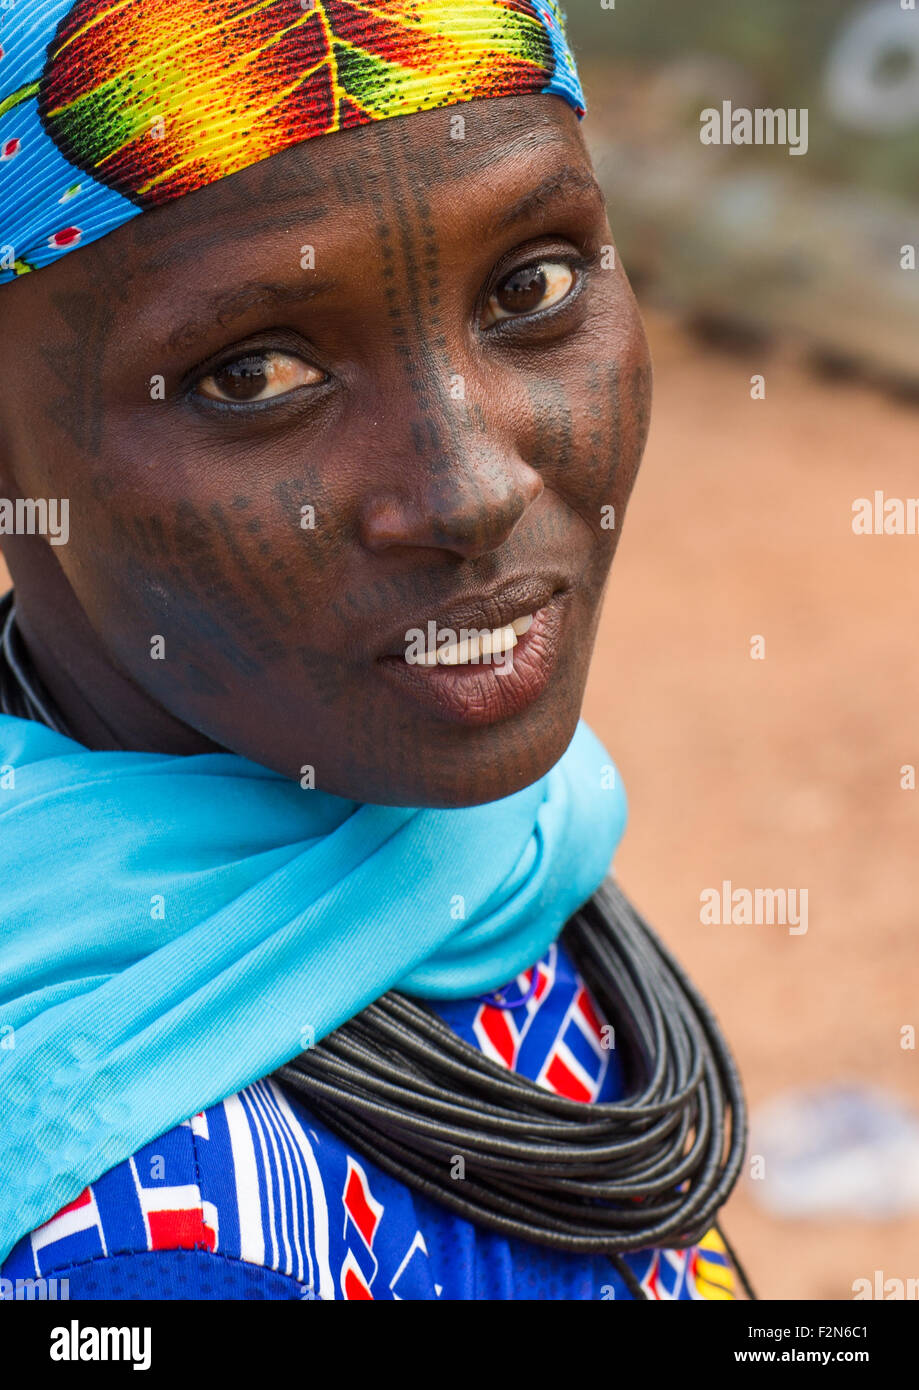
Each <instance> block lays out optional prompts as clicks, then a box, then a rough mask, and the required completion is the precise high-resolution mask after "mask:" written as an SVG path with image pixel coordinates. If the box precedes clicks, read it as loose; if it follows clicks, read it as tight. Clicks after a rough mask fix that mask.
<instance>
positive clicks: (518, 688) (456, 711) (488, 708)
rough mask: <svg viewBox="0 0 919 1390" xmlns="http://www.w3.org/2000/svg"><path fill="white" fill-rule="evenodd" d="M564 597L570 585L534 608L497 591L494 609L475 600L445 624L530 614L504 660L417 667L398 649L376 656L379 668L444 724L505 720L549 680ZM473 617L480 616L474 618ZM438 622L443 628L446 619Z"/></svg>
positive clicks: (495, 624)
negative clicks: (507, 659) (507, 599)
mask: <svg viewBox="0 0 919 1390" xmlns="http://www.w3.org/2000/svg"><path fill="white" fill-rule="evenodd" d="M570 596H571V591H570V590H562V591H560V592H559V591H557V592H554V593H552V595H551V596H550V597H549V599H548V601H546V602H543V603H542V605H541V606H540V607H538V608H536V609H535V610H534V608H527V607H526V606H525V604H524V607H522V608H521V606H520V603H519V602H517V603H513V602H511V603H510V607H508V606H507V605H506V604H505V599H504V597H503V596H502V598H501V599H500V600H497V602H498V604H499V607H498V608H497V609H492V608H491V607H488V608H487V609H483V608H482V606H481V602H482V601H481V600H480V601H479V603H478V604H477V605H476V606H475V607H470V608H469V609H468V610H466V611H468V612H469V613H470V614H471V615H472V616H471V618H470V619H469V620H468V621H467V620H463V619H457V618H454V617H452V618H451V622H450V626H452V627H453V628H454V630H455V631H458V630H459V628H460V627H475V626H478V627H479V628H492V627H504V626H507V624H508V623H509V622H510V621H512V620H513V619H514V618H519V617H523V616H524V615H526V614H527V613H532V614H533V624H532V626H531V627H530V628H529V630H528V631H527V632H525V633H524V634H523V636H522V637H520V638H518V641H517V645H516V647H515V648H514V649H513V651H512V653H511V654H510V655H511V658H512V660H511V662H510V664H509V665H499V664H492V665H488V664H483V663H479V664H474V663H471V664H469V665H465V666H439V665H438V666H420V665H412V664H410V663H409V662H407V661H406V660H405V655H404V652H403V654H401V655H399V656H391V655H386V656H383V657H381V658H380V660H379V665H380V669H381V671H382V673H383V675H384V677H385V678H386V679H387V680H389V681H390V682H391V683H392V684H393V685H394V686H396V688H397V689H399V690H400V691H401V693H402V694H404V695H408V696H409V697H411V698H412V699H413V700H415V701H416V702H417V703H418V704H420V705H423V706H425V707H426V708H427V709H428V710H429V711H430V712H431V713H432V714H435V715H437V716H439V717H440V718H441V719H443V720H445V721H447V722H448V723H452V724H464V725H466V726H469V727H473V728H475V727H478V728H481V727H483V726H486V725H489V724H497V723H499V722H501V721H502V720H505V719H511V718H513V717H514V716H515V715H518V714H521V713H522V712H523V711H524V710H525V709H527V708H528V707H529V706H530V705H532V704H533V703H534V702H535V701H536V700H537V699H538V698H539V696H540V695H541V694H542V693H543V691H544V690H545V689H546V687H547V686H548V684H549V682H550V680H551V679H552V675H553V672H554V671H555V668H556V666H557V664H558V656H559V648H560V645H561V636H562V629H563V627H564V619H565V610H566V607H567V601H568V599H569V598H570ZM502 604H504V605H505V606H503V607H501V606H500V605H502ZM460 611H462V610H460V609H457V610H456V613H457V614H458V613H459V612H460ZM495 612H497V613H498V614H499V616H498V620H497V621H494V620H493V616H492V615H493V613H495ZM486 614H487V616H483V615H486ZM508 614H509V617H508V616H507V615H508ZM479 617H483V621H481V622H478V618H479ZM505 618H507V621H504V619H505ZM439 626H444V627H446V626H447V623H443V624H439Z"/></svg>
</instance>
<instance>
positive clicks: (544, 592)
mask: <svg viewBox="0 0 919 1390" xmlns="http://www.w3.org/2000/svg"><path fill="white" fill-rule="evenodd" d="M570 588H571V585H570V584H569V583H568V582H567V580H565V579H564V578H562V577H561V576H559V575H539V576H535V575H529V576H527V577H525V578H524V577H522V578H518V579H511V580H507V581H506V582H505V583H504V584H501V585H500V586H499V587H497V588H495V589H492V590H491V591H490V592H489V593H486V594H480V595H478V596H476V597H475V598H468V599H466V600H465V601H460V602H458V603H456V604H454V605H453V606H452V607H451V608H450V610H449V612H448V613H445V614H444V615H443V616H442V617H439V618H437V619H436V620H435V621H436V624H437V629H438V631H439V630H440V629H441V628H449V629H450V631H452V632H459V631H460V630H461V629H462V628H473V629H475V630H476V631H478V632H481V631H483V630H484V631H489V632H493V631H495V630H497V629H498V628H502V627H509V626H510V624H511V623H512V622H513V621H514V619H515V618H523V617H526V616H527V614H530V613H532V614H533V615H534V616H535V615H536V614H537V613H538V612H539V611H540V609H543V608H546V607H547V606H548V605H549V604H550V603H551V602H552V600H553V599H554V598H555V597H556V595H558V594H561V593H563V592H565V591H567V590H568V589H570ZM432 617H433V615H432V614H430V613H429V614H427V615H426V616H425V617H424V618H423V619H419V620H418V621H415V622H408V623H403V625H402V626H401V627H400V628H398V629H397V630H396V631H394V632H391V633H390V634H389V638H388V640H387V642H386V646H385V648H384V650H383V651H382V652H381V654H380V660H386V659H388V658H392V659H393V660H397V659H398V660H400V661H402V662H403V664H404V661H405V647H406V642H407V640H408V639H407V638H406V636H405V634H406V632H408V631H410V630H413V629H415V630H417V629H419V628H420V629H421V631H422V632H424V633H427V631H428V623H429V621H430V620H431V619H432Z"/></svg>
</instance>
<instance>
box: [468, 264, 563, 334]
mask: <svg viewBox="0 0 919 1390" xmlns="http://www.w3.org/2000/svg"><path fill="white" fill-rule="evenodd" d="M574 279H575V277H574V271H573V270H572V268H571V266H569V265H566V264H565V263H564V261H540V262H539V263H538V264H537V265H527V266H522V267H521V269H520V270H515V271H514V272H513V274H511V275H508V276H507V277H506V278H505V279H504V280H502V281H501V283H500V285H499V286H498V288H497V289H496V290H495V292H494V294H492V296H491V298H490V299H489V301H488V306H487V309H486V313H485V327H486V328H488V327H490V326H491V325H492V324H494V323H497V322H498V321H499V320H501V319H509V318H522V317H525V316H526V315H527V314H535V313H537V312H538V311H539V310H541V309H551V308H552V307H553V306H554V305H556V304H558V303H560V302H561V301H562V300H563V299H565V298H566V297H567V295H568V294H570V292H571V289H572V287H573V285H574Z"/></svg>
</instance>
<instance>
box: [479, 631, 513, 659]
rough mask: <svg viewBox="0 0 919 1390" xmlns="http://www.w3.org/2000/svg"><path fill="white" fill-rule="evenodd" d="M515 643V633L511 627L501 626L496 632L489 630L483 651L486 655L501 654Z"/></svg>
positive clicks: (509, 649) (510, 648)
mask: <svg viewBox="0 0 919 1390" xmlns="http://www.w3.org/2000/svg"><path fill="white" fill-rule="evenodd" d="M516 645H517V634H516V632H515V631H514V629H513V627H502V628H499V629H498V630H497V631H496V632H490V633H489V634H488V635H487V637H486V638H485V653H486V655H487V656H501V655H502V654H503V653H504V652H509V651H511V650H512V649H513V648H514V647H516Z"/></svg>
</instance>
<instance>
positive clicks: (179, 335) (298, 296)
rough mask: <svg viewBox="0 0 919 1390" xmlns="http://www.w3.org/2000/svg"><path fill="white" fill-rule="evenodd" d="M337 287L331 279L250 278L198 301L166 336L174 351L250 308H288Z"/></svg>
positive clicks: (225, 323) (232, 319) (236, 318)
mask: <svg viewBox="0 0 919 1390" xmlns="http://www.w3.org/2000/svg"><path fill="white" fill-rule="evenodd" d="M331 289H334V284H333V283H332V282H331V281H324V282H323V283H322V284H318V285H317V284H315V283H312V284H301V285H283V284H269V283H265V282H264V281H261V280H249V281H247V282H246V283H245V284H244V285H237V286H236V287H235V288H234V289H232V290H226V291H224V293H223V294H218V295H214V296H212V297H211V298H210V299H202V300H201V301H200V302H199V303H197V304H196V305H195V309H194V314H195V316H194V317H193V318H190V319H188V320H186V322H185V323H183V324H182V326H181V327H180V328H177V329H176V330H175V332H174V333H171V334H170V335H169V337H168V338H167V340H166V347H167V348H168V349H170V350H172V351H175V350H176V349H177V348H182V347H188V346H189V345H190V344H191V343H193V342H195V341H196V340H197V339H198V338H200V337H202V336H203V335H204V334H205V333H208V332H210V331H211V330H212V329H213V328H214V325H215V324H217V325H219V326H220V327H221V328H226V327H228V326H229V325H230V324H232V323H235V322H236V321H237V320H238V319H241V318H242V317H243V315H244V314H247V313H248V312H249V310H250V309H255V308H271V309H275V308H285V307H289V306H290V305H291V304H298V305H299V304H303V303H305V302H306V301H307V300H310V299H315V298H316V296H317V295H320V294H325V293H327V292H328V291H329V290H331Z"/></svg>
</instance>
